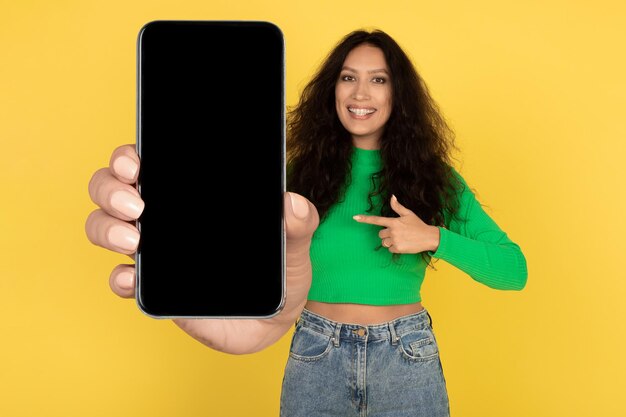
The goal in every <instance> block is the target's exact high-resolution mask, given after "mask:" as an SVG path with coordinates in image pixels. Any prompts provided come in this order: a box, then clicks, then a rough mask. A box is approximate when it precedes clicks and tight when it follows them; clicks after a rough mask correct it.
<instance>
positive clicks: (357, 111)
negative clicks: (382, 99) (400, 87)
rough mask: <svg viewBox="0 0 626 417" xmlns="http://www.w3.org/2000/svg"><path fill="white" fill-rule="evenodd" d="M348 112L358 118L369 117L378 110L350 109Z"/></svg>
mask: <svg viewBox="0 0 626 417" xmlns="http://www.w3.org/2000/svg"><path fill="white" fill-rule="evenodd" d="M348 111H349V112H350V113H354V114H356V115H357V116H367V115H368V114H372V113H374V112H375V111H376V109H360V108H356V107H348Z"/></svg>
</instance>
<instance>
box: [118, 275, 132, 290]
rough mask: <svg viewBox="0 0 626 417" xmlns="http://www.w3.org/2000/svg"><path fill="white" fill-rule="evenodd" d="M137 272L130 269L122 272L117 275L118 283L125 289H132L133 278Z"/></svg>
mask: <svg viewBox="0 0 626 417" xmlns="http://www.w3.org/2000/svg"><path fill="white" fill-rule="evenodd" d="M134 279H135V274H133V273H132V272H130V271H124V272H120V273H119V275H118V276H117V285H119V287H120V288H122V289H124V290H130V289H132V288H133V280H134Z"/></svg>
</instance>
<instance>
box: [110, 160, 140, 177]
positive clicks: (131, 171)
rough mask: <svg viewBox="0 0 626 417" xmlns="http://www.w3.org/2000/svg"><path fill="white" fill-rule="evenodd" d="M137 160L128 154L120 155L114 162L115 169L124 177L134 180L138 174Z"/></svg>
mask: <svg viewBox="0 0 626 417" xmlns="http://www.w3.org/2000/svg"><path fill="white" fill-rule="evenodd" d="M137 168H138V166H137V162H135V160H134V159H133V158H130V157H128V156H120V157H119V158H117V159H116V160H115V162H113V170H115V172H117V173H118V174H119V175H121V176H122V177H124V178H128V179H129V180H134V179H135V175H137Z"/></svg>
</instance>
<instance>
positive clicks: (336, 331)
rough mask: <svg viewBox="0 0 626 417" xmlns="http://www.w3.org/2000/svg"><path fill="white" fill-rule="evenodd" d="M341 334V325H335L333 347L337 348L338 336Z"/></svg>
mask: <svg viewBox="0 0 626 417" xmlns="http://www.w3.org/2000/svg"><path fill="white" fill-rule="evenodd" d="M340 333H341V323H337V324H336V325H335V333H334V334H333V345H335V347H339V334H340Z"/></svg>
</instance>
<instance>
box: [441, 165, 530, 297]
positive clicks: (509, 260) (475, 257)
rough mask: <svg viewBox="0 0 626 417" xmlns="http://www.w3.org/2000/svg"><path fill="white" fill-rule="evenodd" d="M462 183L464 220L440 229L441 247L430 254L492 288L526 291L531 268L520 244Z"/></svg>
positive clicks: (462, 216) (461, 205) (462, 217)
mask: <svg viewBox="0 0 626 417" xmlns="http://www.w3.org/2000/svg"><path fill="white" fill-rule="evenodd" d="M457 175H458V174H457ZM459 178H461V177H460V176H459ZM461 181H463V183H464V184H465V190H464V191H463V192H462V194H461V196H460V198H461V204H460V207H461V208H462V212H461V213H460V214H461V218H460V220H457V219H453V220H451V221H450V222H449V226H448V228H443V227H439V230H440V241H439V247H438V248H437V250H436V251H435V252H429V254H430V255H431V256H433V257H434V258H438V259H443V260H444V261H446V262H448V263H450V264H451V265H454V266H455V267H457V268H459V269H460V270H462V271H463V272H465V273H467V274H468V275H470V276H471V277H472V278H473V279H474V280H476V281H478V282H480V283H482V284H485V285H487V286H489V287H491V288H495V289H499V290H521V289H523V288H524V287H525V285H526V281H527V278H528V269H527V265H526V258H525V256H524V254H523V253H522V251H521V249H520V247H519V245H518V244H516V243H515V242H513V241H512V240H511V239H509V237H508V236H507V234H506V233H505V232H504V231H502V229H500V227H499V226H498V225H497V224H496V222H495V221H493V219H492V218H491V217H489V215H488V214H487V213H486V212H485V211H484V210H483V208H482V206H481V204H480V203H479V202H478V200H477V199H476V197H475V195H474V193H473V192H472V191H471V190H470V188H469V187H468V186H467V183H466V182H465V180H464V179H463V178H461Z"/></svg>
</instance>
